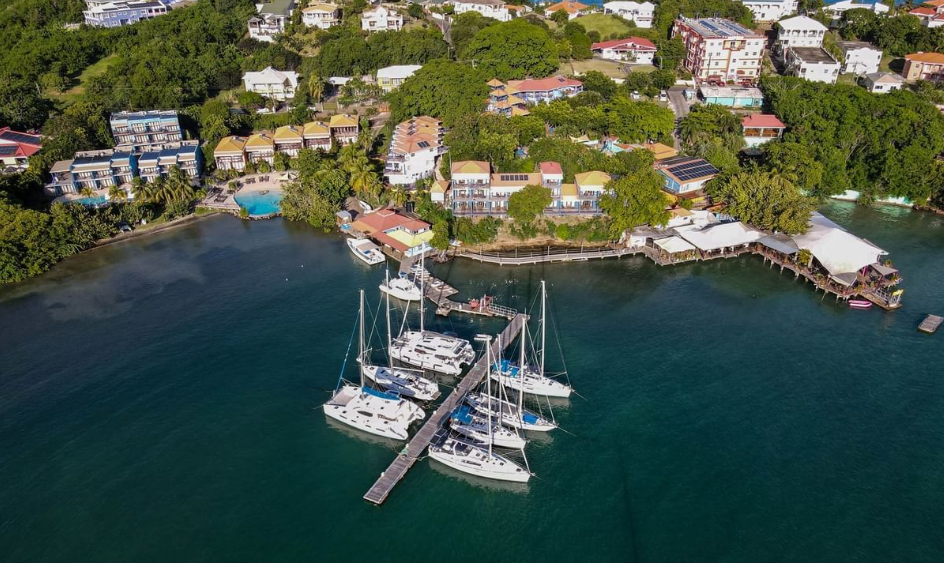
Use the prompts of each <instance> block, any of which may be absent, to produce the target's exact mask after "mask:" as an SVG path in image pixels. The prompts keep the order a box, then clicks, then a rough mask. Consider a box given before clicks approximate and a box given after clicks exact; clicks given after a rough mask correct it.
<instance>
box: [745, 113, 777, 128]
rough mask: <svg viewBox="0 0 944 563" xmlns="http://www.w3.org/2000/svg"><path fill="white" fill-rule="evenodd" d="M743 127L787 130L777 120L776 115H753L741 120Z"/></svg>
mask: <svg viewBox="0 0 944 563" xmlns="http://www.w3.org/2000/svg"><path fill="white" fill-rule="evenodd" d="M741 125H742V126H743V127H745V128H747V127H779V128H781V129H785V128H786V127H787V126H786V125H784V124H783V122H782V121H780V120H779V119H777V116H776V115H770V114H766V113H752V114H751V115H749V116H747V117H745V118H744V119H742V120H741Z"/></svg>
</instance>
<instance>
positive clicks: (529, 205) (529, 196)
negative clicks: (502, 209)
mask: <svg viewBox="0 0 944 563" xmlns="http://www.w3.org/2000/svg"><path fill="white" fill-rule="evenodd" d="M552 201H553V198H552V197H551V190H550V189H549V188H545V187H544V186H540V185H528V186H525V187H524V188H522V189H520V190H518V191H517V192H515V193H513V194H511V196H509V197H508V216H509V217H511V218H512V219H514V220H515V221H518V222H520V223H530V222H531V221H534V218H535V217H537V216H538V215H540V214H541V213H543V212H544V209H545V208H546V207H547V206H548V205H550V204H551V202H552Z"/></svg>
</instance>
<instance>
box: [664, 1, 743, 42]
mask: <svg viewBox="0 0 944 563" xmlns="http://www.w3.org/2000/svg"><path fill="white" fill-rule="evenodd" d="M679 15H682V16H686V17H689V18H695V17H719V18H727V19H731V20H734V21H736V22H738V23H740V24H743V25H745V26H746V27H747V28H748V29H753V27H754V16H753V14H751V11H750V9H748V8H747V6H745V5H744V4H741V3H740V2H737V1H735V0H663V1H662V2H659V3H658V4H657V5H656V13H655V17H654V18H653V22H652V27H653V31H654V32H655V33H657V34H658V37H668V36H669V31H670V30H671V29H672V24H673V23H674V22H675V20H676V19H677V18H678V17H679Z"/></svg>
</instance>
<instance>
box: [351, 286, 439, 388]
mask: <svg viewBox="0 0 944 563" xmlns="http://www.w3.org/2000/svg"><path fill="white" fill-rule="evenodd" d="M388 275H389V274H388ZM386 305H387V350H388V353H387V357H388V358H389V363H388V365H387V366H375V365H371V364H365V365H364V375H365V376H366V377H367V378H368V379H370V380H371V381H373V382H374V383H376V384H377V385H379V386H380V387H382V388H384V389H386V390H388V391H393V392H395V393H397V394H398V395H400V396H401V397H410V398H413V399H418V400H420V401H435V400H436V399H438V398H439V385H437V384H436V382H435V381H430V380H429V379H426V378H425V377H423V371H422V370H416V369H406V368H397V367H393V357H392V356H391V355H390V354H389V350H390V347H391V340H390V337H391V329H390V294H389V293H388V294H387V295H386Z"/></svg>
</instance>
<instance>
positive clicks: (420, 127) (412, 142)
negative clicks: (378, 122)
mask: <svg viewBox="0 0 944 563" xmlns="http://www.w3.org/2000/svg"><path fill="white" fill-rule="evenodd" d="M444 134H445V131H444V129H443V126H442V122H441V121H439V120H438V119H434V118H432V117H428V116H421V117H414V118H413V119H410V120H408V121H404V122H403V123H401V124H399V125H397V127H396V128H395V129H394V130H393V137H392V139H391V141H390V150H389V152H388V153H387V162H386V164H385V165H384V176H385V177H386V178H387V181H388V182H389V183H391V184H394V185H399V186H404V185H413V184H415V183H416V182H417V181H418V180H422V179H423V178H429V177H431V176H433V175H434V174H435V173H436V164H437V161H438V160H439V157H440V156H441V155H443V154H445V153H446V151H447V150H449V149H448V148H447V147H444V146H443V144H442V140H443V135H444Z"/></svg>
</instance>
